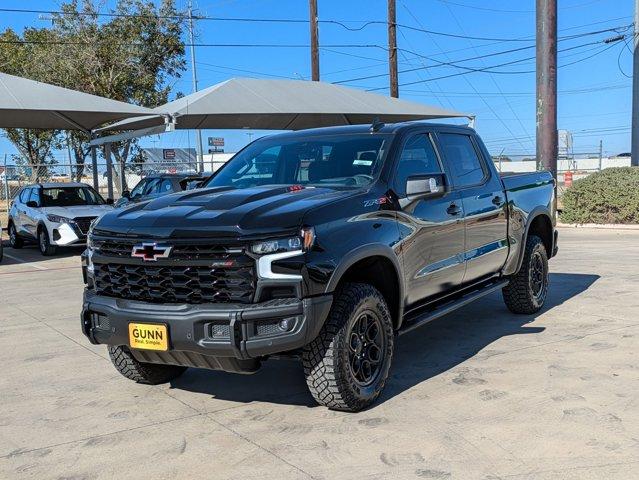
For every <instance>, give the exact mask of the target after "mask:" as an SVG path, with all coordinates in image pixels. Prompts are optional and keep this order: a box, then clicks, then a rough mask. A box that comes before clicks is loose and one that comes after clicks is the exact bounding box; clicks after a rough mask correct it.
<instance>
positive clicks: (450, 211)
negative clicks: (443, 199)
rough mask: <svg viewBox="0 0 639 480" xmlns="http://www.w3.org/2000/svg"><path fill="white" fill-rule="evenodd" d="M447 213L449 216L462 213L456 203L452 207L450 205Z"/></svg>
mask: <svg viewBox="0 0 639 480" xmlns="http://www.w3.org/2000/svg"><path fill="white" fill-rule="evenodd" d="M446 213H447V214H448V215H459V214H460V213H461V208H459V207H458V206H457V205H455V204H454V203H451V204H450V205H448V208H447V209H446Z"/></svg>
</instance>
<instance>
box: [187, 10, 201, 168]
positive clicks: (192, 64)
mask: <svg viewBox="0 0 639 480" xmlns="http://www.w3.org/2000/svg"><path fill="white" fill-rule="evenodd" d="M194 38H195V35H194V34H193V4H192V2H191V0H189V41H190V43H191V75H192V79H193V93H195V92H197V70H196V68H195V40H194ZM196 135H197V142H196V143H195V147H196V148H197V168H198V171H199V172H203V171H204V155H203V153H202V132H201V131H200V130H196Z"/></svg>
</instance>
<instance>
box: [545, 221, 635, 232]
mask: <svg viewBox="0 0 639 480" xmlns="http://www.w3.org/2000/svg"><path fill="white" fill-rule="evenodd" d="M557 227H559V228H597V229H600V230H639V224H637V223H628V224H625V223H557Z"/></svg>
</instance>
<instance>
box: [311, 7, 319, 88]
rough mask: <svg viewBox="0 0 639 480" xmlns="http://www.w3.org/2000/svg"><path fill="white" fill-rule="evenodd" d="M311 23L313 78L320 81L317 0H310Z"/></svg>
mask: <svg viewBox="0 0 639 480" xmlns="http://www.w3.org/2000/svg"><path fill="white" fill-rule="evenodd" d="M308 10H309V16H310V25H311V80H313V81H314V82H319V79H320V65H319V32H318V28H317V0H308Z"/></svg>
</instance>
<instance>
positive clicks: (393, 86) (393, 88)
mask: <svg viewBox="0 0 639 480" xmlns="http://www.w3.org/2000/svg"><path fill="white" fill-rule="evenodd" d="M637 1H639V0H637ZM388 72H389V74H390V96H391V97H395V98H397V97H399V86H398V85H397V21H396V15H395V0H388Z"/></svg>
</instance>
